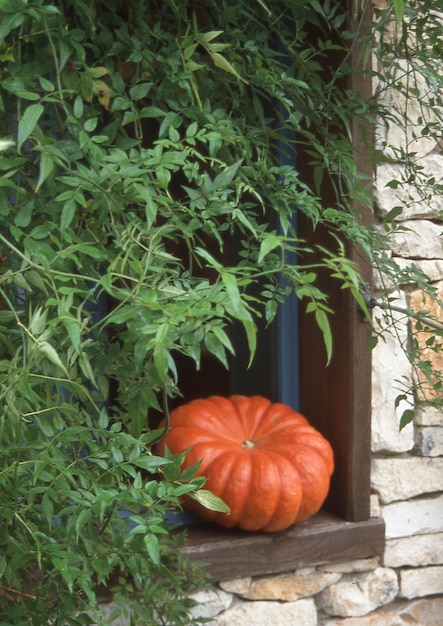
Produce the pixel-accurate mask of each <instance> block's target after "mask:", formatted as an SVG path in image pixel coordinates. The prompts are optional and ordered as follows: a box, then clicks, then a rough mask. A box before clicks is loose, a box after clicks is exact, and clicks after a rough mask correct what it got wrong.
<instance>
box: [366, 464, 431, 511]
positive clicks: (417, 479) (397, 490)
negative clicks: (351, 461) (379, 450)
mask: <svg viewBox="0 0 443 626" xmlns="http://www.w3.org/2000/svg"><path fill="white" fill-rule="evenodd" d="M371 487H372V489H373V490H374V491H376V492H377V493H378V494H379V495H380V499H381V502H382V503H384V504H386V503H388V502H394V501H396V500H409V499H410V498H414V497H415V496H418V495H421V494H424V493H433V492H438V491H443V458H442V459H438V458H437V459H429V458H420V457H412V456H410V457H403V458H385V459H372V468H371Z"/></svg>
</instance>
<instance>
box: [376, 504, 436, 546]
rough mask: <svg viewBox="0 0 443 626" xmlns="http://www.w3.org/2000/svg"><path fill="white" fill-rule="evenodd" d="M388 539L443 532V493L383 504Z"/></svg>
mask: <svg viewBox="0 0 443 626" xmlns="http://www.w3.org/2000/svg"><path fill="white" fill-rule="evenodd" d="M382 516H383V518H384V520H385V524H386V539H394V538H396V537H410V536H412V535H426V534H429V533H441V532H443V495H441V496H434V497H430V498H416V499H414V500H411V501H409V502H393V503H392V504H386V505H385V506H382Z"/></svg>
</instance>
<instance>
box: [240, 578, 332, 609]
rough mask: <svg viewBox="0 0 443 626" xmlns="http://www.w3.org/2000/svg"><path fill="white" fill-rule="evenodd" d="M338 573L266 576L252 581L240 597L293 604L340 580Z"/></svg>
mask: <svg viewBox="0 0 443 626" xmlns="http://www.w3.org/2000/svg"><path fill="white" fill-rule="evenodd" d="M340 578H341V575H340V574H338V573H333V572H330V573H327V572H316V571H315V570H314V571H313V572H312V573H306V574H301V575H300V574H299V573H296V574H284V575H281V576H267V577H264V578H259V579H257V580H254V581H253V582H252V584H251V586H250V587H249V589H248V590H247V591H246V592H243V593H242V594H241V595H242V597H243V598H245V599H250V600H280V601H284V602H294V601H295V600H299V599H300V598H305V597H307V596H313V595H315V594H316V593H319V592H320V591H322V589H324V588H325V587H327V586H328V585H331V584H332V583H335V582H337V581H338V580H340Z"/></svg>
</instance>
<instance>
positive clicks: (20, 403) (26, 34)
mask: <svg viewBox="0 0 443 626" xmlns="http://www.w3.org/2000/svg"><path fill="white" fill-rule="evenodd" d="M424 4H426V3H424ZM394 9H395V14H396V16H397V18H398V20H399V22H400V21H401V20H402V18H403V13H404V14H405V15H406V14H407V11H406V8H404V7H403V3H401V2H399V1H397V2H395V3H394ZM418 12H419V14H420V15H421V13H420V11H418ZM387 15H388V17H389V7H388V10H387ZM407 15H408V18H409V19H411V14H410V13H408V14H407ZM0 16H1V24H0V56H1V60H2V74H1V90H0V110H1V119H2V122H1V123H2V128H1V133H0V134H1V136H2V137H3V138H4V140H3V141H2V144H1V148H2V150H3V152H2V155H1V159H0V167H1V171H2V178H1V181H0V241H1V255H2V256H1V261H2V264H3V267H2V269H3V272H2V275H1V279H0V294H1V298H2V305H1V310H0V338H1V346H0V397H1V409H0V441H1V448H2V457H1V461H0V514H1V519H2V524H1V527H0V547H1V549H0V554H1V557H0V576H1V579H0V580H1V582H0V616H1V619H2V623H5V624H19V623H23V624H24V623H27V624H42V623H52V624H81V623H102V622H101V621H100V620H102V621H103V619H104V618H103V619H102V618H101V617H100V615H99V613H97V584H98V583H103V584H104V585H106V586H107V587H110V586H113V587H114V595H115V597H116V598H119V597H121V598H122V597H124V598H125V600H124V601H123V604H126V606H127V598H128V596H130V597H131V607H130V608H131V611H132V620H133V623H134V624H135V623H143V624H148V623H158V622H160V623H171V624H172V623H173V624H187V623H191V621H192V620H191V618H189V617H188V616H187V610H188V607H189V601H188V600H187V595H186V594H187V591H188V590H189V589H190V588H191V586H192V585H196V584H201V574H200V572H199V571H198V570H194V569H193V568H192V567H191V566H190V565H189V564H187V563H186V562H184V561H182V559H181V557H180V553H179V551H177V549H176V547H177V542H178V541H179V538H178V537H179V535H177V536H175V535H171V532H170V529H171V526H170V525H169V524H168V521H167V511H168V508H169V507H170V506H171V505H176V504H178V501H179V497H180V496H181V495H182V494H184V493H189V494H191V495H192V496H193V497H195V498H197V499H200V501H202V502H206V503H207V504H210V505H213V506H221V504H220V503H219V502H215V503H214V501H213V499H211V498H210V497H208V494H207V493H206V492H205V491H204V489H203V490H202V487H203V481H202V479H200V478H193V477H192V475H190V474H189V473H187V474H186V476H183V475H180V470H179V463H180V459H179V458H178V459H177V458H174V457H172V456H170V457H169V458H167V459H166V461H165V460H164V459H159V458H157V457H156V456H155V455H153V453H152V451H151V446H152V444H153V443H154V442H155V441H156V440H157V439H158V438H159V437H160V436H161V434H162V433H161V432H159V431H158V430H156V429H155V420H154V416H155V414H158V413H161V412H164V413H166V414H167V402H168V398H171V397H173V396H176V395H177V394H179V392H180V378H179V371H178V369H177V364H176V362H177V358H178V356H181V357H185V358H186V359H188V360H189V361H193V362H194V363H195V365H196V366H197V368H198V367H199V366H200V363H201V358H202V351H209V353H211V354H212V355H214V356H215V357H216V358H217V359H219V360H220V361H221V362H222V363H223V364H225V365H227V364H228V358H229V356H230V355H232V354H233V353H235V346H234V345H233V342H232V338H231V335H230V328H231V326H232V323H233V322H234V321H236V322H237V323H239V324H240V325H241V326H242V327H243V329H244V333H245V336H246V338H247V343H248V346H249V349H250V352H251V358H253V354H254V351H255V347H256V342H257V331H256V328H257V322H258V320H260V319H264V320H265V322H266V323H268V324H269V323H271V322H272V320H273V319H274V317H275V315H276V312H277V307H278V304H279V303H281V302H282V301H284V298H285V297H286V296H287V295H288V294H289V293H291V292H295V293H296V294H297V297H298V298H299V300H300V303H301V306H302V308H303V310H304V311H306V314H308V315H314V316H315V318H316V321H317V323H318V325H319V327H320V329H321V331H322V333H323V337H324V341H325V346H326V354H327V356H326V359H329V358H330V355H331V353H332V349H333V346H332V337H331V333H330V329H329V322H328V320H329V316H330V315H331V314H332V313H333V312H332V311H331V310H330V307H329V305H328V296H327V294H326V293H324V292H323V291H322V290H321V289H320V288H319V287H318V285H317V275H318V272H319V271H324V270H326V271H327V272H329V275H330V276H331V280H334V281H338V284H339V285H341V286H343V288H346V289H349V290H351V292H352V293H353V294H354V296H355V298H356V299H357V301H358V302H359V304H360V306H361V307H362V308H365V307H366V301H365V300H364V299H363V298H362V295H361V293H360V278H359V272H358V268H357V266H356V265H355V264H354V263H353V262H352V261H350V259H349V256H348V250H349V245H350V243H354V242H355V243H358V244H359V246H360V247H361V249H362V250H363V251H364V253H365V254H366V255H368V256H369V258H370V259H371V261H374V260H376V261H377V262H378V264H379V265H383V267H384V268H385V269H387V270H388V269H389V259H386V253H385V248H386V238H385V237H384V236H383V235H381V234H380V232H379V231H376V230H375V229H372V228H368V227H367V226H364V225H363V224H361V223H360V215H359V211H356V210H355V206H357V205H359V206H369V207H370V206H372V197H371V195H370V193H369V181H368V180H367V179H366V178H365V177H364V176H361V174H360V173H359V172H358V171H357V169H356V165H355V163H356V160H355V158H354V157H355V150H356V148H355V146H354V145H353V143H352V133H353V128H355V127H356V126H359V125H360V126H361V128H362V131H363V130H364V129H365V128H367V123H368V119H369V118H371V116H373V115H374V114H375V113H376V112H377V110H378V109H377V104H376V102H375V101H372V100H369V101H365V100H364V99H362V98H361V96H360V95H359V94H358V93H351V92H349V91H348V90H347V89H344V88H343V84H344V81H345V80H346V77H347V76H348V75H349V73H350V72H351V68H350V64H349V63H348V61H349V50H350V49H351V47H352V43H353V41H354V39H355V37H359V36H360V32H359V31H358V30H357V32H355V30H349V31H348V30H346V24H347V22H346V20H347V17H348V16H347V15H346V13H345V12H344V11H343V6H342V3H339V2H337V3H335V2H332V1H331V2H324V3H319V2H317V1H314V0H302V1H301V0H284V1H282V2H278V3H277V2H273V1H272V2H266V0H263V1H262V0H257V1H256V2H252V3H251V2H244V1H243V0H241V1H238V0H237V1H236V2H233V1H232V0H221V1H220V2H208V3H206V4H205V3H200V2H196V1H192V0H183V1H180V2H177V1H176V0H163V1H160V0H158V1H156V0H150V1H149V2H145V1H143V2H142V1H141V0H134V1H132V2H129V3H121V2H117V1H116V0H107V1H106V2H104V1H103V0H95V1H94V2H91V3H85V2H84V1H83V0H67V1H65V2H57V1H56V2H53V3H52V4H48V3H45V2H43V1H42V0H1V1H0ZM381 17H383V16H381ZM379 23H380V24H381V26H380V28H382V29H383V28H384V24H385V23H386V24H387V23H388V22H386V21H383V19H381V20H380V21H379ZM418 24H419V25H420V24H421V26H420V28H422V30H423V28H424V23H423V21H421V22H418ZM426 32H428V31H426ZM308 33H311V35H310V36H309V37H308ZM312 33H313V34H312ZM429 36H430V37H431V41H430V43H431V44H432V46H433V48H432V53H433V54H435V55H436V52H437V48H438V45H439V41H440V40H439V39H438V36H437V34H436V33H435V34H432V31H430V35H429ZM426 41H427V43H429V40H426ZM403 43H404V42H403ZM371 44H372V40H371V41H368V50H369V49H370V46H371ZM403 48H404V45H403ZM395 52H397V50H396V51H395ZM389 54H390V57H389V58H390V59H392V53H391V52H390V53H389ZM384 58H387V57H384ZM427 67H428V66H427ZM428 72H429V74H428V77H429V81H430V82H431V83H432V81H434V82H435V81H437V74H435V73H434V72H437V69H436V68H435V66H429V69H428ZM435 85H436V91H438V88H437V82H435ZM430 132H437V130H436V127H432V128H430ZM362 136H364V135H362ZM297 151H299V152H301V153H302V154H303V155H304V157H303V158H304V159H305V160H306V161H308V162H309V167H310V169H311V171H312V181H307V180H305V179H303V177H302V176H301V174H300V172H299V170H298V168H297V167H296V163H295V160H294V154H295V153H296V152H297ZM428 182H429V181H428ZM325 184H327V185H328V186H330V187H331V188H332V189H333V190H334V191H335V198H334V199H332V200H331V202H330V206H325V205H324V203H323V202H322V200H321V198H320V197H321V193H322V188H323V187H324V185H325ZM296 212H297V213H298V214H300V215H304V216H305V217H306V219H307V220H309V221H310V222H311V223H312V226H313V228H314V229H315V228H318V227H319V226H321V225H322V226H325V227H326V228H328V230H330V231H331V232H332V233H333V234H334V236H333V237H332V238H331V246H330V247H329V248H322V249H317V250H316V253H317V254H316V258H317V259H318V260H317V261H315V262H313V261H312V260H311V259H312V257H311V251H312V245H311V244H310V243H309V242H307V241H303V240H302V239H301V238H300V237H299V235H298V234H297V230H296V227H295V219H294V216H295V213H296ZM392 223H393V224H394V220H393V222H392ZM394 227H395V226H393V228H394ZM228 242H234V245H228ZM294 255H296V257H295V258H296V259H297V262H296V263H293V262H291V259H293V258H294ZM395 273H396V269H395V268H394V269H392V271H391V272H390V275H391V276H394V275H395ZM257 289H258V294H259V295H258V296H257ZM151 418H152V419H151ZM122 511H128V512H129V514H130V518H129V523H130V526H128V520H127V519H124V518H122ZM129 574H130V577H129ZM87 611H89V612H87ZM91 615H92V617H91Z"/></svg>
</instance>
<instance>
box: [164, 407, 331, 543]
mask: <svg viewBox="0 0 443 626" xmlns="http://www.w3.org/2000/svg"><path fill="white" fill-rule="evenodd" d="M170 425H171V428H170V430H169V431H168V433H167V434H166V435H165V437H164V438H163V440H162V441H161V443H160V445H159V453H162V452H163V451H164V446H165V445H166V446H167V447H168V448H169V450H170V451H171V452H172V453H173V454H179V453H181V452H183V451H184V450H186V449H187V448H190V452H189V454H188V456H187V458H186V460H185V462H184V464H183V468H184V467H188V466H190V465H193V464H194V463H197V462H198V461H200V460H201V459H202V460H203V461H202V464H201V466H200V468H199V470H198V474H199V475H201V476H206V477H207V483H206V485H205V489H209V490H210V491H212V493H214V494H215V495H217V496H219V497H220V498H222V500H224V501H225V502H226V504H227V505H228V506H229V507H230V509H231V512H230V513H229V514H226V513H219V512H214V511H209V510H208V509H205V508H204V507H202V506H201V505H199V504H198V503H197V502H195V501H193V500H191V499H189V498H188V499H187V500H186V501H185V505H186V506H187V507H188V508H190V509H192V510H194V511H196V512H197V513H198V514H199V515H200V516H201V517H202V518H204V519H206V520H209V521H213V522H217V523H218V524H221V525H222V526H225V527H228V528H229V527H232V526H238V527H240V528H242V529H244V530H250V531H253V530H261V531H265V532H276V531H280V530H284V529H285V528H288V526H291V525H292V524H294V523H297V522H302V521H304V520H306V519H307V518H309V517H310V516H311V515H314V513H316V512H317V511H318V510H319V509H320V507H321V505H322V504H323V502H324V500H325V498H326V496H327V493H328V490H329V479H330V476H331V474H332V472H333V469H334V461H333V453H332V449H331V446H330V444H329V443H328V441H327V440H326V439H325V438H324V437H323V436H322V435H321V434H320V433H319V432H318V431H317V430H315V429H314V428H313V427H312V426H311V425H310V424H309V423H308V421H307V420H306V418H305V417H303V415H301V414H300V413H296V412H295V411H294V410H293V409H291V408H290V407H289V406H287V405H285V404H282V403H272V402H271V401H270V400H268V399H266V398H263V397H261V396H251V397H246V396H241V395H234V396H230V397H229V398H224V397H221V396H211V397H209V398H206V399H198V400H192V401H191V402H189V403H187V404H184V405H183V406H181V407H179V408H177V409H175V410H174V411H172V412H171V415H170Z"/></svg>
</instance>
